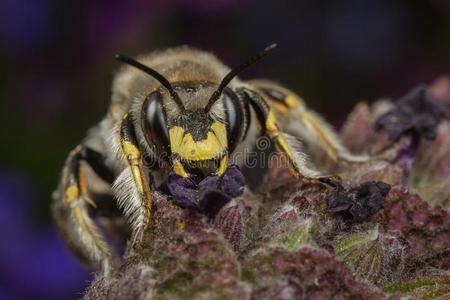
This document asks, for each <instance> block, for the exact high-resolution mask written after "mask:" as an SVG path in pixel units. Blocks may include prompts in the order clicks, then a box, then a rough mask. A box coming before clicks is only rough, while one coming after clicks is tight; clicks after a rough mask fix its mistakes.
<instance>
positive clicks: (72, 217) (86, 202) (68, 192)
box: [52, 145, 113, 274]
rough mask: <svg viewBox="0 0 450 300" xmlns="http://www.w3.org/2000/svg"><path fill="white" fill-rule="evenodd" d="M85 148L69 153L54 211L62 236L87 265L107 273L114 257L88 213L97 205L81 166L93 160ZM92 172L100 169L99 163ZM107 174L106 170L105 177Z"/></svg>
mask: <svg viewBox="0 0 450 300" xmlns="http://www.w3.org/2000/svg"><path fill="white" fill-rule="evenodd" d="M86 149H87V148H85V147H84V146H83V145H79V146H77V147H76V148H75V149H74V150H73V151H72V152H71V153H70V154H69V156H68V158H67V160H66V163H65V167H64V169H63V175H62V179H61V184H60V189H59V191H57V192H56V193H55V195H54V203H53V205H52V212H53V216H54V218H55V221H56V224H57V225H58V227H59V229H60V231H61V233H62V234H63V237H64V238H65V239H66V241H67V243H68V244H69V246H70V248H71V249H72V250H73V251H74V252H75V254H76V255H77V256H78V257H79V258H80V259H81V260H82V261H84V262H85V263H87V264H88V265H91V266H94V267H97V268H98V267H101V269H102V271H103V272H104V273H105V274H108V273H109V271H110V270H111V266H112V263H113V254H112V251H111V249H110V247H109V246H108V244H107V243H106V241H105V239H104V237H103V234H102V233H101V231H100V229H99V228H98V227H97V226H96V224H95V222H94V220H93V219H92V218H91V217H90V215H89V213H88V208H89V206H93V207H95V203H94V202H93V201H92V200H91V199H90V198H89V194H88V187H87V180H86V174H85V171H84V169H83V165H82V164H80V162H81V161H82V160H84V161H86V162H87V163H89V159H91V156H90V155H89V153H87V152H86ZM90 151H92V150H90ZM94 160H95V159H94ZM92 169H93V170H94V171H95V169H100V164H99V165H98V166H97V167H93V168H92ZM106 173H107V171H106V167H105V168H104V174H106Z"/></svg>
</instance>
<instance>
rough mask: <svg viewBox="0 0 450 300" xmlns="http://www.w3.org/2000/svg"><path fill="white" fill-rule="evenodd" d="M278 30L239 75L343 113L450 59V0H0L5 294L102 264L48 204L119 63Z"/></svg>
mask: <svg viewBox="0 0 450 300" xmlns="http://www.w3.org/2000/svg"><path fill="white" fill-rule="evenodd" d="M273 42H277V43H278V45H279V48H278V50H277V51H275V52H274V54H272V55H271V56H269V57H268V58H267V59H265V60H264V61H263V62H261V63H259V64H258V65H256V66H255V67H253V68H251V69H250V70H248V71H246V72H245V73H244V74H243V75H242V77H243V78H252V77H267V78H272V79H276V80H278V81H280V82H282V83H284V84H285V85H287V86H288V87H290V88H291V89H293V90H294V91H296V92H298V93H299V94H300V95H302V96H303V97H304V98H305V99H306V100H307V102H308V104H309V105H310V106H311V107H312V108H314V109H315V110H316V111H318V112H320V113H322V114H323V115H324V116H325V117H326V118H327V119H328V120H330V122H332V123H333V124H334V125H336V126H339V125H340V124H341V123H342V121H343V120H344V118H345V115H346V114H347V113H349V112H350V111H351V109H352V106H353V105H354V104H355V103H356V102H357V101H360V100H364V99H367V100H369V101H372V100H375V99H377V98H379V97H384V96H391V97H398V96H401V95H402V94H404V93H406V92H407V91H408V90H409V89H410V88H412V87H414V86H416V85H417V84H419V83H429V82H431V81H432V80H433V79H434V78H436V77H437V76H438V75H440V74H442V73H445V72H449V70H450V2H449V1H446V0H442V1H437V0H436V1H425V0H403V1H392V0H376V1H375V0H365V1H359V0H347V1H318V0H314V1H313V0H311V1H299V0H291V1H288V0H277V1H257V0H215V1H213V0H189V1H181V0H153V1H150V0H136V1H117V0H112V1H111V0H109V1H106V0H104V1H92V0H90V1H87V0H84V1H81V0H80V1H59V0H1V1H0V120H1V126H0V133H1V136H0V137H1V147H0V161H1V163H0V233H1V237H0V238H1V242H0V299H76V298H79V297H80V295H81V293H82V291H83V290H84V289H85V287H86V286H87V284H88V283H89V280H90V279H91V278H92V275H91V274H90V273H89V271H87V270H85V269H83V268H82V267H80V266H79V265H78V263H77V262H76V261H75V259H74V258H72V256H71V255H70V254H69V252H68V251H67V250H66V248H65V247H64V244H63V243H62V242H61V240H60V239H59V237H58V234H57V232H56V230H55V228H54V226H53V224H52V220H51V216H50V213H49V205H50V200H51V192H52V191H53V189H54V188H55V186H56V184H57V181H58V176H59V173H60V170H61V167H62V164H63V162H64V159H65V157H66V155H67V154H68V152H69V151H70V150H71V149H72V148H73V147H74V146H75V145H76V144H77V143H78V142H79V141H80V140H81V139H82V138H83V136H84V134H85V132H86V130H87V129H88V128H89V127H90V126H91V125H93V124H94V123H96V122H97V121H99V120H100V118H101V117H102V115H103V114H104V113H105V110H106V108H107V105H108V101H109V97H110V84H111V80H112V76H113V73H114V70H115V69H117V67H118V64H117V63H116V62H115V61H114V54H115V53H125V54H129V55H136V54H140V53H143V52H147V51H151V50H154V49H157V48H166V47H169V46H176V45H180V44H188V45H192V46H195V47H200V48H202V49H206V50H208V51H211V52H214V53H215V54H217V55H218V56H219V57H220V58H221V59H222V60H223V61H224V62H225V63H227V64H228V65H231V66H233V65H235V64H238V63H240V62H242V61H243V60H244V59H246V58H247V57H248V56H250V55H252V54H254V53H255V52H257V51H259V50H261V49H262V48H264V47H265V46H267V45H269V44H271V43H273Z"/></svg>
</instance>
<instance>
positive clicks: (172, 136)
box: [169, 126, 184, 153]
mask: <svg viewBox="0 0 450 300" xmlns="http://www.w3.org/2000/svg"><path fill="white" fill-rule="evenodd" d="M183 136H184V129H183V128H182V127H180V126H175V127H172V128H170V130H169V140H170V147H171V150H172V152H173V153H178V150H179V149H180V145H181V142H182V141H183Z"/></svg>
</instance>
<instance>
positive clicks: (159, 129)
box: [142, 83, 244, 177]
mask: <svg viewBox="0 0 450 300" xmlns="http://www.w3.org/2000/svg"><path fill="white" fill-rule="evenodd" d="M173 86H174V90H175V91H176V93H177V95H178V96H179V99H180V100H181V102H182V104H183V105H182V106H179V105H177V103H176V102H174V100H173V99H172V96H171V95H170V93H168V92H167V91H165V90H163V89H162V90H157V91H154V92H152V93H150V94H149V95H148V96H147V97H146V99H145V101H144V104H143V107H142V129H143V131H144V135H145V137H146V140H147V143H148V144H149V145H153V146H154V147H155V148H156V152H157V155H158V156H159V157H161V158H163V159H164V160H165V161H167V162H169V164H170V165H171V166H172V168H173V169H174V171H175V172H176V173H178V174H179V175H182V176H188V174H191V173H192V174H196V175H200V176H202V177H204V176H207V175H210V174H221V173H223V172H224V171H225V170H226V167H227V160H228V155H229V153H230V152H232V151H233V150H234V147H235V145H236V143H237V142H238V141H239V140H240V139H241V138H242V133H243V127H244V122H243V115H244V113H243V106H242V105H241V104H240V102H239V99H238V97H237V96H236V94H235V93H234V92H233V91H232V90H231V89H228V88H227V89H225V91H224V92H223V93H222V95H221V97H220V99H219V100H218V101H217V102H215V103H214V105H213V106H211V108H210V109H209V110H206V109H205V108H206V106H207V103H208V101H209V99H210V97H211V95H212V94H213V93H214V91H215V90H216V89H217V85H215V84H212V83H175V84H173Z"/></svg>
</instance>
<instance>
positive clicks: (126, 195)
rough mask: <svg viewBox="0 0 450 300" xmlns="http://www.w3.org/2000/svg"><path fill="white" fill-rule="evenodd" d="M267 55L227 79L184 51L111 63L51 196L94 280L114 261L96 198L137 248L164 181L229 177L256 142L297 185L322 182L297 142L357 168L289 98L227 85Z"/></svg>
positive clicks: (253, 85) (204, 58)
mask: <svg viewBox="0 0 450 300" xmlns="http://www.w3.org/2000/svg"><path fill="white" fill-rule="evenodd" d="M274 47H275V45H272V46H270V47H268V48H266V49H265V50H264V51H262V52H261V53H259V54H257V55H256V56H254V57H252V58H251V59H249V60H248V61H246V62H245V63H243V64H241V65H239V66H238V67H236V68H234V69H232V70H230V69H229V68H228V67H226V66H225V65H224V64H222V62H220V61H219V60H218V59H217V58H216V57H215V56H214V55H212V54H210V53H207V52H203V51H200V50H197V49H193V48H190V47H178V48H173V49H168V50H165V51H160V52H154V53H151V54H150V55H146V56H141V57H139V58H138V59H137V60H134V59H131V58H128V57H126V56H118V57H117V59H118V60H119V61H121V62H124V63H125V64H126V65H125V66H123V67H122V69H120V71H119V72H118V73H117V75H116V77H115V80H114V83H113V91H112V99H111V103H110V106H109V109H108V112H107V115H106V116H105V117H104V119H103V120H102V121H101V122H100V123H99V124H98V125H96V126H94V127H93V128H92V129H91V130H90V131H89V132H88V135H87V137H86V138H85V139H84V140H83V142H82V143H81V144H80V145H78V146H77V147H76V148H75V149H74V150H73V151H72V152H71V153H70V154H69V156H68V158H67V160H66V163H65V166H64V168H63V172H62V176H61V180H60V184H59V188H58V189H57V191H56V192H55V193H54V203H53V213H54V216H55V220H56V223H57V225H58V226H59V227H60V230H61V232H62V233H63V235H64V237H65V239H66V241H67V243H68V244H69V245H70V246H71V248H73V250H74V251H75V252H76V253H77V254H78V255H79V256H80V257H81V258H83V259H84V260H85V261H87V262H88V263H89V264H91V265H94V266H97V267H99V268H101V269H102V270H103V271H104V272H108V271H109V270H110V268H111V265H112V264H113V262H114V261H115V260H116V259H115V255H114V254H113V251H112V250H111V246H110V245H109V243H108V242H107V239H106V238H105V236H104V234H103V233H102V231H101V230H100V229H99V227H98V226H97V224H96V222H95V221H94V220H93V217H92V214H91V212H92V211H95V210H96V209H100V207H99V206H101V205H100V204H101V202H102V199H104V198H105V197H103V196H99V195H105V194H106V195H111V197H110V198H109V199H110V200H109V201H117V203H118V207H121V208H122V214H123V216H124V217H125V219H126V220H127V221H128V223H129V225H130V228H131V232H132V233H131V242H132V243H136V244H139V242H140V241H142V239H143V238H144V236H145V233H146V232H149V231H151V222H152V213H153V211H154V206H153V201H152V197H153V196H154V193H155V192H158V188H159V187H160V186H161V185H162V184H164V183H165V182H167V180H168V178H169V177H170V176H172V177H171V178H173V176H175V179H177V180H178V179H180V180H188V179H189V180H190V179H191V178H194V177H195V178H196V182H199V181H201V180H203V179H205V178H211V177H217V178H221V177H223V176H226V174H227V172H231V171H230V168H234V169H233V172H234V173H233V174H232V175H233V176H235V175H236V174H238V177H239V176H240V173H239V171H238V170H239V169H236V166H235V165H238V166H239V165H242V164H243V161H244V159H245V157H243V155H239V157H238V155H236V154H242V153H247V152H246V151H243V150H244V149H251V148H252V145H253V144H254V143H255V141H256V139H257V138H258V137H259V136H261V135H264V136H266V137H268V138H269V139H270V140H271V142H272V143H273V144H274V145H275V148H276V150H277V151H278V152H279V153H281V154H283V155H285V157H286V158H287V160H288V168H289V169H290V171H292V173H293V174H294V175H295V176H296V177H298V178H299V180H313V181H320V180H321V178H324V177H325V176H323V175H322V174H321V172H319V171H318V170H316V169H315V168H313V167H311V166H310V165H309V164H308V161H307V156H306V154H305V153H304V151H303V150H302V149H300V146H299V145H300V144H299V140H302V139H304V138H306V139H307V140H308V143H314V144H316V145H317V146H318V147H320V148H321V149H324V151H325V153H327V154H328V156H329V157H330V158H331V159H333V160H342V161H350V162H360V161H364V160H367V157H366V156H362V155H353V154H351V153H349V152H348V151H347V150H346V149H345V148H344V147H343V146H342V145H341V143H340V142H339V139H338V138H337V137H336V134H335V133H334V132H333V130H332V129H331V127H330V126H328V125H327V124H326V123H325V122H324V121H323V120H322V119H321V118H320V117H319V116H317V115H316V114H315V113H314V112H312V111H310V110H308V109H307V107H306V106H305V104H304V102H303V100H302V99H301V98H300V97H299V96H298V95H297V94H295V93H294V92H292V91H290V90H288V89H286V88H284V87H282V86H280V85H279V84H276V83H273V82H270V81H265V80H252V81H247V82H245V81H241V80H240V79H238V78H237V77H236V75H237V74H239V73H240V72H241V71H243V70H244V69H246V68H247V67H249V66H250V65H252V64H253V63H255V62H256V61H258V60H260V59H261V58H262V57H264V56H266V55H267V54H268V53H269V52H270V51H271V50H272V49H273V48H274ZM156 70H157V71H156ZM231 162H233V164H231ZM230 176H231V175H230ZM327 180H328V179H327ZM173 182H175V183H176V180H175V181H173ZM173 182H172V183H173ZM239 187H241V186H239ZM172 194H173V197H174V198H177V197H181V196H180V195H176V192H173V193H172ZM231 194H233V192H231ZM237 194H239V193H237ZM231 196H235V195H231ZM173 200H174V202H175V203H184V202H182V201H181V200H180V201H178V202H177V199H173ZM178 200H179V199H178ZM209 201H215V200H214V199H212V200H211V199H209ZM197 204H198V203H195V201H194V203H193V204H192V206H193V207H191V208H194V209H195V205H197ZM181 206H184V207H189V206H190V205H189V204H186V203H184V205H181Z"/></svg>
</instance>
